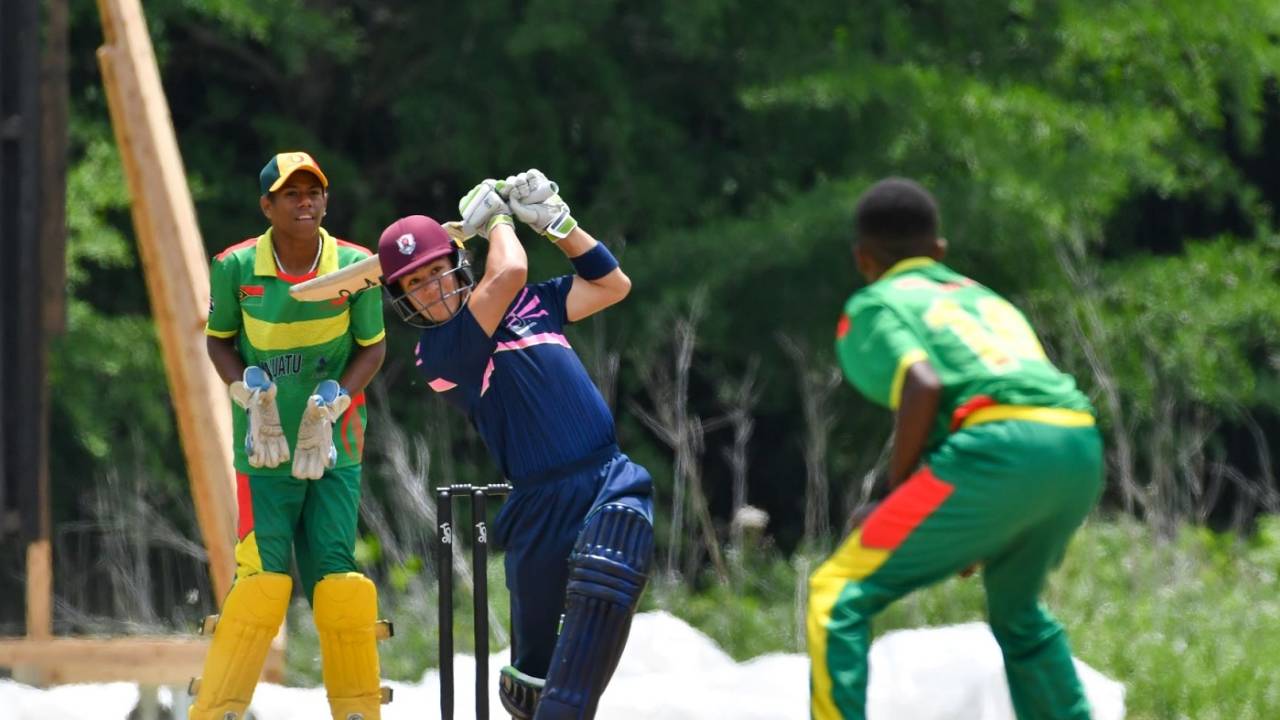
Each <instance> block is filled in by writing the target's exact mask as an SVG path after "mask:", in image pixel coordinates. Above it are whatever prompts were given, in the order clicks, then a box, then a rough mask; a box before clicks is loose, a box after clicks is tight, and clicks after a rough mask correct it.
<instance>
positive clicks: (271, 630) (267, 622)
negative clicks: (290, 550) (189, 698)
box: [187, 572, 293, 720]
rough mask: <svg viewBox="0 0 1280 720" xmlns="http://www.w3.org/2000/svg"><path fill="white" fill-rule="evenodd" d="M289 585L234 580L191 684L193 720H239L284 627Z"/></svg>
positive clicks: (279, 578)
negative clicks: (201, 668) (201, 669)
mask: <svg viewBox="0 0 1280 720" xmlns="http://www.w3.org/2000/svg"><path fill="white" fill-rule="evenodd" d="M292 591H293V580H292V579H291V578H290V577H289V576H288V575H281V574H279V573H265V572H264V573H258V574H256V575H250V576H248V577H245V578H240V579H239V580H236V584H235V585H233V586H232V587H231V592H230V593H228V594H227V601H226V602H225V603H223V605H222V614H221V615H219V617H218V620H217V626H216V627H215V628H214V631H213V642H212V643H211V644H210V645H209V654H208V655H207V656H205V660H204V674H203V675H201V676H200V677H199V678H196V680H194V681H193V682H192V687H196V688H198V689H197V690H196V692H195V703H194V704H193V705H192V706H191V710H190V711H189V712H188V714H187V717H189V718H190V719H191V720H241V718H243V717H244V716H245V708H247V707H249V701H250V700H252V699H253V690H254V688H255V687H256V686H257V684H258V676H259V675H261V674H262V665H263V663H265V662H266V660H267V651H268V650H269V649H270V647H271V639H272V638H274V637H275V635H276V631H277V630H278V629H279V628H280V623H281V622H283V621H284V613H285V609H286V608H288V607H289V595H290V593H291V592H292Z"/></svg>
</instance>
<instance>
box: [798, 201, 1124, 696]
mask: <svg viewBox="0 0 1280 720" xmlns="http://www.w3.org/2000/svg"><path fill="white" fill-rule="evenodd" d="M854 225H855V234H856V238H855V244H854V249H853V252H854V257H855V259H856V261H857V266H858V270H859V272H860V273H861V274H862V275H863V276H864V277H865V278H866V279H867V282H868V283H869V285H867V286H866V287H865V288H863V289H862V290H860V291H858V292H857V293H854V295H853V296H852V297H851V298H850V299H849V301H848V303H847V304H846V305H845V308H844V313H843V314H842V315H841V316H840V320H839V323H838V325H837V328H836V352H837V355H838V356H839V360H840V365H841V367H842V368H843V370H844V373H845V376H846V377H847V378H848V379H849V381H850V382H851V383H852V384H853V386H854V387H855V388H857V390H858V391H859V392H861V393H862V394H863V395H865V396H866V397H867V398H868V399H870V400H871V401H873V402H875V403H877V404H879V405H883V406H885V407H888V408H890V409H892V410H894V411H896V416H895V421H894V439H893V448H892V452H891V455H890V461H889V477H888V480H889V487H890V488H891V492H890V494H889V496H888V497H887V498H886V499H885V500H884V501H882V502H881V503H880V504H879V505H878V506H877V507H876V508H875V509H874V510H873V511H872V512H871V513H870V515H869V516H868V517H867V518H866V519H865V521H864V522H862V523H861V525H860V527H858V528H857V529H855V530H854V531H853V533H852V535H850V537H849V538H848V539H847V540H846V541H845V542H844V544H843V545H842V546H841V547H840V548H839V549H838V550H837V551H836V552H835V554H834V555H832V557H831V558H830V559H828V560H827V561H826V562H825V563H824V564H823V565H822V566H821V567H819V568H818V569H817V571H816V572H814V574H813V576H812V577H811V578H810V580H809V611H808V635H809V656H810V659H811V661H812V675H811V687H810V691H811V695H810V697H811V711H812V716H813V717H814V718H816V719H817V720H831V719H833V718H863V717H865V716H866V715H865V713H866V695H867V651H868V646H869V644H870V623H871V619H872V618H873V617H874V616H875V615H876V614H877V613H879V612H880V611H881V610H883V609H884V608H885V607H886V606H888V605H889V604H890V603H892V602H893V601H894V600H897V599H898V598H900V597H902V596H904V595H906V594H907V593H909V592H911V591H913V590H915V589H917V588H921V587H925V586H927V585H932V584H934V583H937V582H939V581H941V580H943V579H944V578H947V577H949V576H951V575H954V574H956V573H967V572H970V571H972V569H973V568H974V567H975V565H977V566H980V567H981V568H982V570H981V573H982V582H983V585H984V587H985V589H986V594H987V620H988V622H989V623H990V625H991V630H992V632H993V634H994V635H995V638H996V640H997V642H999V644H1000V649H1001V652H1002V653H1003V655H1004V666H1005V674H1006V676H1007V678H1008V681H1009V691H1010V694H1011V695H1012V700H1013V707H1014V710H1015V711H1016V713H1017V716H1018V718H1019V719H1020V720H1032V719H1035V720H1051V719H1061V720H1086V719H1087V718H1088V717H1089V703H1088V700H1087V699H1086V698H1085V695H1084V691H1083V689H1082V687H1081V685H1080V679H1079V678H1078V677H1077V676H1076V671H1075V667H1074V665H1073V663H1072V658H1071V649H1070V647H1069V646H1068V644H1067V637H1066V635H1065V633H1064V631H1063V629H1062V626H1061V625H1059V624H1058V622H1057V621H1056V620H1055V619H1054V618H1053V616H1052V615H1050V614H1049V611H1048V610H1047V609H1046V608H1045V607H1044V605H1043V604H1042V603H1041V602H1040V593H1041V590H1042V589H1043V587H1044V583H1045V578H1046V576H1047V575H1048V574H1049V571H1050V570H1051V569H1053V568H1054V567H1056V566H1057V565H1058V563H1060V562H1061V561H1062V557H1063V554H1064V552H1065V551H1066V548H1067V543H1068V541H1070V539H1071V536H1072V535H1073V534H1074V533H1075V531H1076V529H1077V528H1078V527H1079V526H1080V524H1081V522H1083V520H1084V518H1085V516H1086V515H1087V514H1088V513H1089V511H1090V509H1091V508H1093V506H1094V504H1095V503H1096V502H1097V500H1098V495H1099V492H1100V490H1101V488H1102V468H1103V464H1102V442H1101V438H1100V437H1099V434H1098V431H1097V429H1096V428H1095V427H1094V413H1093V408H1092V406H1091V405H1090V404H1089V401H1088V399H1087V398H1086V397H1085V396H1084V395H1083V394H1082V393H1081V392H1080V391H1079V390H1078V389H1077V388H1076V383H1075V380H1074V379H1072V378H1071V377H1070V376H1069V375H1066V374H1064V373H1062V372H1061V371H1059V370H1058V369H1057V368H1055V367H1054V366H1053V364H1052V363H1050V362H1049V359H1048V358H1047V357H1045V353H1044V350H1043V349H1042V348H1041V346H1040V342H1039V340H1038V339H1037V338H1036V335H1035V333H1034V332H1033V331H1032V329H1031V326H1030V325H1029V324H1028V323H1027V320H1026V318H1025V317H1023V315H1022V313H1020V312H1019V311H1018V310H1017V309H1015V308H1014V307H1013V306H1012V305H1010V304H1009V303H1008V302H1007V301H1005V300H1004V299H1003V298H1001V297H1000V296H999V295H997V294H996V293H994V292H992V291H991V290H989V289H987V288H986V287H983V286H982V285H980V284H979V283H977V282H975V281H973V280H971V279H969V278H967V277H965V276H963V275H960V274H959V273H957V272H955V271H954V270H951V269H950V268H948V267H947V266H945V265H943V264H942V263H941V262H940V260H941V259H942V257H943V255H944V253H945V251H946V241H945V240H944V239H942V238H941V237H939V235H938V209H937V205H936V203H935V202H934V199H933V197H932V196H931V195H930V194H929V193H928V192H927V191H926V190H925V189H924V188H922V187H921V186H920V185H918V184H916V183H915V182H912V181H910V180H905V179H900V178H889V179H886V180H882V181H881V182H878V183H876V184H875V185H873V186H872V187H871V188H870V189H869V190H867V191H866V193H864V194H863V195H862V197H861V198H860V199H859V201H858V205H857V209H856V211H855V219H854Z"/></svg>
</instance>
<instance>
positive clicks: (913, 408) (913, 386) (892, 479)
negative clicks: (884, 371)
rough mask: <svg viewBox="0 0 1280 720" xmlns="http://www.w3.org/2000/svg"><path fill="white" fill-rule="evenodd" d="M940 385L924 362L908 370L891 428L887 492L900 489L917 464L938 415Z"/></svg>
mask: <svg viewBox="0 0 1280 720" xmlns="http://www.w3.org/2000/svg"><path fill="white" fill-rule="evenodd" d="M941 397H942V382H941V381H940V380H939V379H938V373H937V372H935V371H934V369H933V366H932V365H930V364H929V361H927V360H921V361H920V362H918V363H915V364H914V365H912V366H911V367H909V368H907V373H906V376H905V378H904V379H903V383H902V400H901V401H900V402H899V404H898V414H897V416H896V417H895V418H894V424H893V451H892V453H891V454H890V456H889V489H890V490H894V489H896V488H897V487H898V486H899V485H901V484H902V483H903V482H904V481H905V480H906V479H907V478H908V477H909V476H910V475H911V473H912V471H914V470H915V469H916V466H917V465H919V464H920V456H921V455H923V454H924V447H925V443H927V442H928V440H929V431H930V430H931V429H932V428H933V421H934V419H935V418H936V417H937V415H938V403H939V401H940V399H941Z"/></svg>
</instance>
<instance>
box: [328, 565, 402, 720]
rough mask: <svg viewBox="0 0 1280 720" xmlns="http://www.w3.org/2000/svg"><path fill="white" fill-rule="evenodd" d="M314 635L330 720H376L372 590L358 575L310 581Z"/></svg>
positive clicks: (378, 695) (379, 693)
mask: <svg viewBox="0 0 1280 720" xmlns="http://www.w3.org/2000/svg"><path fill="white" fill-rule="evenodd" d="M315 618H316V632H317V634H319V636H320V658H321V666H322V669H323V671H324V687H325V690H326V692H327V693H328V695H329V709H330V710H331V711H332V713H333V720H380V718H381V717H382V703H383V700H384V698H385V699H386V700H387V701H389V700H390V697H391V696H390V693H389V692H386V693H384V691H383V689H382V688H381V687H379V665H378V648H377V641H378V636H379V635H382V634H383V633H382V632H380V630H379V625H378V590H377V588H375V587H374V585H373V582H372V581H370V580H369V578H367V577H365V576H363V575H361V574H360V573H344V574H339V575H326V576H325V577H324V579H322V580H321V581H320V582H318V583H316V589H315Z"/></svg>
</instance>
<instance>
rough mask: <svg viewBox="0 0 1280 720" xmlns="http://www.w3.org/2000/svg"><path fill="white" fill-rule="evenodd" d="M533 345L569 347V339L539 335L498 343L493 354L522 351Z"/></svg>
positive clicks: (558, 335)
mask: <svg viewBox="0 0 1280 720" xmlns="http://www.w3.org/2000/svg"><path fill="white" fill-rule="evenodd" d="M534 345H561V346H563V347H569V339H568V338H566V337H565V336H564V335H561V334H560V333H539V334H537V335H531V336H529V337H527V338H521V339H519V340H512V341H510V342H500V343H498V347H497V349H495V350H494V352H495V353H500V352H505V351H507V350H523V349H524V348H527V347H533V346H534Z"/></svg>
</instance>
